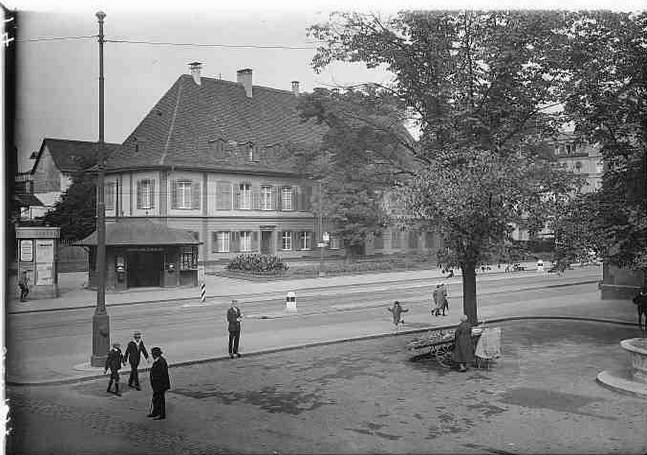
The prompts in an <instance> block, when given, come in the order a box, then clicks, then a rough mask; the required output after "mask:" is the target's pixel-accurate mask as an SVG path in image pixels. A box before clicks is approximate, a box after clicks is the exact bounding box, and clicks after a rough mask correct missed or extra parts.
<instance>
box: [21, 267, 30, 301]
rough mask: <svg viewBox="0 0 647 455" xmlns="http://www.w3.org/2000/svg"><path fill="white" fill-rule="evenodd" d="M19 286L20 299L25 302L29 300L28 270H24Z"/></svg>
mask: <svg viewBox="0 0 647 455" xmlns="http://www.w3.org/2000/svg"><path fill="white" fill-rule="evenodd" d="M18 287H19V288H20V301H21V302H24V301H26V300H27V295H29V277H28V276H27V272H26V271H24V272H22V274H21V275H20V280H18Z"/></svg>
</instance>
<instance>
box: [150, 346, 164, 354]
mask: <svg viewBox="0 0 647 455" xmlns="http://www.w3.org/2000/svg"><path fill="white" fill-rule="evenodd" d="M161 353H162V350H161V349H160V348H158V347H157V346H155V347H154V348H153V349H151V354H153V355H160V354H161Z"/></svg>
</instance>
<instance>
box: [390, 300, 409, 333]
mask: <svg viewBox="0 0 647 455" xmlns="http://www.w3.org/2000/svg"><path fill="white" fill-rule="evenodd" d="M387 310H388V311H389V312H390V313H391V314H392V315H393V334H394V335H397V334H398V330H399V329H400V324H404V318H403V317H402V313H406V312H407V311H409V310H408V309H406V308H402V306H401V305H400V302H398V301H397V300H396V301H395V302H393V306H392V307H391V308H387Z"/></svg>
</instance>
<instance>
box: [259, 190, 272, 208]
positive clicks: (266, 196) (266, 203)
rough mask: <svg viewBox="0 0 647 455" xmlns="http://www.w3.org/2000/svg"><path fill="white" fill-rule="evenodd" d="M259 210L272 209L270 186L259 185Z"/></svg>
mask: <svg viewBox="0 0 647 455" xmlns="http://www.w3.org/2000/svg"><path fill="white" fill-rule="evenodd" d="M261 210H272V187H271V186H262V187H261Z"/></svg>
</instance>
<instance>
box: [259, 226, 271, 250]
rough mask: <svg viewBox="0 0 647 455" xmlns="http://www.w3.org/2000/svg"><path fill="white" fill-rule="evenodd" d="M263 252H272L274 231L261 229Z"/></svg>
mask: <svg viewBox="0 0 647 455" xmlns="http://www.w3.org/2000/svg"><path fill="white" fill-rule="evenodd" d="M261 254H272V231H261Z"/></svg>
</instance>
